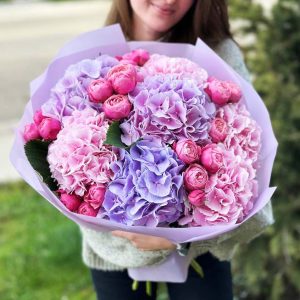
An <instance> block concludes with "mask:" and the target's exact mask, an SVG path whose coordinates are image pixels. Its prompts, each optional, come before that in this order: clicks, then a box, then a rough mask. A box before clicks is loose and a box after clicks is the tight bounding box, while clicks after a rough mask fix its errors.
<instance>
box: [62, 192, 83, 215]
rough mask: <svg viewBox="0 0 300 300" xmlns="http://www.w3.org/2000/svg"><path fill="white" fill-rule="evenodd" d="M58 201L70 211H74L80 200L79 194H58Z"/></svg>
mask: <svg viewBox="0 0 300 300" xmlns="http://www.w3.org/2000/svg"><path fill="white" fill-rule="evenodd" d="M60 201H61V202H62V203H63V205H64V206H65V207H66V208H67V209H68V210H70V211H76V210H77V209H78V207H79V206H80V204H81V202H82V201H81V199H80V197H79V196H77V195H74V194H73V195H70V194H67V193H63V194H61V195H60Z"/></svg>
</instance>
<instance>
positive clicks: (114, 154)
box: [11, 26, 276, 281]
mask: <svg viewBox="0 0 300 300" xmlns="http://www.w3.org/2000/svg"><path fill="white" fill-rule="evenodd" d="M109 35H110V36H115V37H116V38H115V40H114V44H111V42H110V40H109V39H108V38H107V36H109ZM97 36H100V37H101V39H97V38H96V37H97ZM80 42H81V43H80ZM116 44H117V45H118V47H116ZM82 47H87V48H86V49H82ZM74 49H75V50H74ZM24 146H25V147H24ZM22 149H25V151H23V150H22ZM275 152H276V140H275V138H274V135H273V133H272V128H271V125H270V121H269V117H268V114H267V111H266V109H265V107H264V106H263V104H262V101H261V99H260V98H259V97H258V95H257V94H256V93H255V91H254V90H253V88H252V87H251V86H250V85H249V84H248V83H246V82H245V81H244V80H243V79H241V78H240V77H239V76H238V75H237V74H236V73H235V72H234V71H233V70H231V69H230V67H228V66H227V65H226V64H225V63H224V62H223V61H222V60H221V59H220V58H218V57H217V56H216V54H214V53H213V51H211V50H210V49H209V48H208V47H207V46H206V45H205V44H203V43H202V42H201V41H199V42H198V43H197V45H196V46H191V45H176V46H174V45H171V44H161V43H154V42H153V43H149V42H148V43H126V42H125V40H124V38H123V37H122V34H121V32H120V30H119V28H118V27H117V26H111V27H107V28H104V29H102V30H99V31H96V32H92V33H88V34H86V35H84V36H81V37H79V38H77V39H76V40H74V41H73V42H71V43H70V44H69V45H67V46H66V47H65V48H63V50H62V52H61V53H60V54H59V55H58V57H57V58H56V59H55V60H54V61H53V62H52V63H51V64H50V66H49V68H48V70H47V71H46V72H45V73H44V74H43V75H42V77H40V78H39V79H37V80H36V81H35V82H34V83H33V87H32V97H31V101H30V102H29V104H28V105H27V108H26V110H25V113H24V116H23V119H22V121H21V122H20V125H19V128H18V132H17V137H16V141H15V145H14V147H13V150H12V154H11V160H12V162H13V164H15V166H16V168H17V170H18V171H19V172H20V174H21V175H22V176H23V177H24V179H25V180H27V182H28V183H29V184H31V185H32V186H33V187H34V188H35V189H36V190H37V191H38V192H39V193H40V194H41V195H43V196H44V197H45V198H46V199H48V200H49V201H50V202H51V203H52V204H53V205H54V206H56V207H57V208H58V209H59V210H61V211H62V212H63V213H64V214H65V215H67V216H68V217H69V218H70V219H72V220H74V221H75V222H77V223H78V224H80V225H82V226H86V227H89V228H92V229H96V230H100V231H103V230H112V229H116V228H118V229H121V230H127V231H134V232H139V233H144V234H152V235H157V236H162V237H166V238H168V239H170V240H172V241H174V242H187V241H196V240H205V239H210V238H213V237H215V236H217V235H220V234H222V233H225V232H228V231H231V230H233V229H234V228H236V227H237V226H239V225H240V224H242V223H243V222H245V221H246V220H247V219H249V218H250V217H251V216H253V215H254V214H255V213H256V212H258V211H259V210H260V209H262V208H263V206H264V205H265V204H266V203H267V202H268V201H269V199H270V197H271V195H272V193H273V191H274V189H272V188H269V187H268V185H269V178H270V173H271V169H272V164H273V160H274V157H275ZM35 171H36V172H37V173H38V174H39V175H40V176H39V175H37V173H36V172H35ZM189 260H190V259H189V258H183V257H179V256H178V255H177V254H176V253H174V254H173V255H171V256H170V257H169V258H168V259H167V261H166V262H164V263H162V264H161V265H159V266H152V267H147V268H137V269H131V270H129V274H130V275H131V276H132V277H133V278H134V279H138V280H155V281H160V280H164V281H165V280H167V281H184V280H185V277H186V273H187V266H188V264H189V262H190V261H189ZM170 265H172V269H169V270H168V268H169V266H170ZM176 268H177V269H178V270H177V272H174V271H175V269H176ZM170 270H172V271H170ZM150 271H151V272H150Z"/></svg>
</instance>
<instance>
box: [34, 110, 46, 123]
mask: <svg viewBox="0 0 300 300" xmlns="http://www.w3.org/2000/svg"><path fill="white" fill-rule="evenodd" d="M45 118H46V117H45V116H43V113H42V110H41V109H39V110H37V111H36V112H35V113H34V116H33V121H34V123H35V124H36V126H39V125H40V124H41V122H42V121H43V120H44V119H45Z"/></svg>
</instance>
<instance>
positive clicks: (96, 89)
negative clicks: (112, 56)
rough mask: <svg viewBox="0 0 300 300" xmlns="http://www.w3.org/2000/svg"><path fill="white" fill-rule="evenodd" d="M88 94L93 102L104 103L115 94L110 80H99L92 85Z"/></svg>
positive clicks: (88, 89)
mask: <svg viewBox="0 0 300 300" xmlns="http://www.w3.org/2000/svg"><path fill="white" fill-rule="evenodd" d="M87 92H88V95H89V99H90V101H91V102H94V103H103V102H104V101H105V100H106V99H108V98H109V97H110V96H111V95H112V94H113V88H112V86H111V83H110V82H109V81H108V80H106V79H104V78H99V79H97V80H93V81H92V82H91V83H90V85H89V86H88V88H87Z"/></svg>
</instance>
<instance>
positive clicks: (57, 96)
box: [42, 55, 118, 121]
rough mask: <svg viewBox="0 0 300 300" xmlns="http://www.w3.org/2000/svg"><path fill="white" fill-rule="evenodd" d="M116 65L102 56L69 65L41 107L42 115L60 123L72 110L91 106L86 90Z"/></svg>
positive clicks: (114, 61)
mask: <svg viewBox="0 0 300 300" xmlns="http://www.w3.org/2000/svg"><path fill="white" fill-rule="evenodd" d="M117 64H118V60H117V59H115V58H113V57H111V56H108V55H102V56H100V57H98V58H96V59H84V60H82V61H80V62H78V63H76V64H74V65H71V66H70V67H69V68H68V69H67V70H66V72H65V74H64V76H63V77H62V78H61V79H60V80H59V81H58V83H57V84H56V85H55V86H54V87H53V89H52V91H51V95H50V99H49V100H48V101H46V102H45V103H44V104H43V106H42V113H43V115H45V116H48V117H52V118H55V119H58V120H60V121H61V119H62V117H64V116H69V115H71V114H72V112H73V111H74V110H83V109H85V108H86V107H89V106H92V107H93V108H97V106H95V105H91V103H90V99H89V97H88V88H89V85H90V84H91V82H92V81H93V80H95V79H99V78H104V77H105V76H106V75H107V73H108V71H109V70H110V69H111V68H112V67H114V66H115V65H117Z"/></svg>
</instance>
